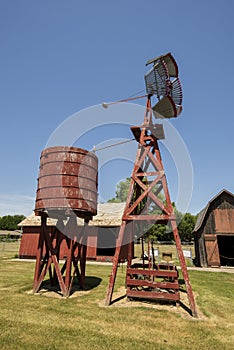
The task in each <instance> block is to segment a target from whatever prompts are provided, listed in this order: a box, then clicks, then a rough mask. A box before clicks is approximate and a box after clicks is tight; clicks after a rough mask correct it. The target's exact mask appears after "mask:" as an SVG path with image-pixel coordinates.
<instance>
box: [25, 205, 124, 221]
mask: <svg viewBox="0 0 234 350" xmlns="http://www.w3.org/2000/svg"><path fill="white" fill-rule="evenodd" d="M124 207H125V203H98V207H97V215H96V216H94V217H93V220H91V221H90V222H89V226H120V225H121V222H122V216H123V211H124ZM77 223H78V225H80V226H83V224H84V220H83V219H81V218H77ZM56 224H57V219H52V218H48V219H47V226H56ZM40 225H41V217H40V216H36V215H35V214H34V213H32V214H31V215H30V216H28V217H27V218H26V219H24V220H23V221H21V222H20V223H19V224H18V226H19V227H24V226H40Z"/></svg>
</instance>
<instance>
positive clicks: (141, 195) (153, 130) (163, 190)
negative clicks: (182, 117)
mask: <svg viewBox="0 0 234 350" xmlns="http://www.w3.org/2000/svg"><path fill="white" fill-rule="evenodd" d="M131 130H132V132H133V134H134V137H135V139H136V141H137V142H138V143H139V147H138V151H137V155H136V160H135V164H134V168H133V171H132V176H131V182H130V186H129V192H128V197H127V201H126V206H125V210H124V214H123V217H122V224H121V227H120V231H119V236H118V239H117V243H116V251H115V256H114V259H113V267H112V272H111V275H110V279H109V285H108V290H107V296H106V301H105V304H106V305H110V303H111V300H112V294H113V289H114V284H115V279H116V274H117V268H118V263H119V257H120V252H121V247H122V245H123V244H124V239H125V236H126V235H129V234H130V233H129V230H127V224H129V223H132V224H133V223H134V222H146V223H151V224H154V223H157V224H164V225H166V224H170V225H171V229H172V231H173V235H174V240H175V244H176V248H177V252H178V256H179V260H180V265H181V270H182V274H183V278H184V281H185V285H186V289H187V294H188V301H189V305H190V309H191V313H192V315H193V316H194V317H196V316H197V311H196V304H195V300H194V296H193V292H192V287H191V284H190V280H189V276H188V271H187V266H186V262H185V258H184V255H183V251H182V247H181V241H180V237H179V234H178V229H177V224H176V217H175V214H174V210H173V206H172V203H171V199H170V195H169V191H168V186H167V180H166V175H165V171H164V167H163V163H162V159H161V153H160V150H159V146H158V139H160V138H164V137H163V135H162V134H163V130H162V125H159V124H156V125H153V124H152V112H151V104H150V97H149V98H148V100H147V106H146V113H145V117H144V123H143V125H142V126H134V127H132V128H131ZM162 194H163V197H164V198H163V200H162ZM152 205H154V207H155V208H157V210H156V211H152V210H150V206H152ZM155 212H156V214H155ZM131 226H134V225H131ZM131 234H132V233H131ZM128 241H129V242H130V239H129V240H128ZM129 246H130V244H129ZM129 252H130V253H129V255H128V264H127V267H128V268H130V267H131V263H132V254H131V249H129ZM145 273H146V272H145ZM158 274H159V275H160V274H161V275H162V272H161V271H160V272H158ZM151 276H152V279H153V280H154V278H155V277H156V272H155V271H152V272H151ZM168 276H176V272H175V271H170V272H168ZM148 277H149V276H148ZM132 283H133V282H132ZM134 283H143V282H136V281H134ZM144 283H145V284H146V283H147V285H150V282H144ZM139 285H140V284H139ZM158 285H160V283H159V284H158ZM168 286H171V284H170V283H168ZM176 288H177V289H179V288H178V284H177V287H176ZM136 294H137V293H136ZM138 294H139V295H141V294H140V293H138ZM130 295H131V294H130ZM145 295H147V294H145ZM151 295H152V296H153V295H155V297H159V298H160V297H162V296H161V294H160V293H156V292H154V293H152V294H151ZM178 295H179V293H178V290H177V292H176V293H175V294H174V296H172V295H171V294H170V295H169V294H167V296H166V297H165V299H168V300H169V299H170V298H173V300H179V299H178V297H177V296H178ZM148 297H149V296H148ZM163 298H164V296H163Z"/></svg>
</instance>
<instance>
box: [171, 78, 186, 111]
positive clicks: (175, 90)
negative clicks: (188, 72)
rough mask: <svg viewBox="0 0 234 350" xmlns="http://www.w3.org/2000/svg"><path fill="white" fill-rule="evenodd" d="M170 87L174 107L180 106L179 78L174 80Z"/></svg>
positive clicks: (181, 95) (180, 89)
mask: <svg viewBox="0 0 234 350" xmlns="http://www.w3.org/2000/svg"><path fill="white" fill-rule="evenodd" d="M171 85H172V89H171V97H172V99H173V101H174V102H175V104H176V105H182V98H183V93H182V87H181V83H180V79H179V78H176V79H174V80H173V81H172V83H171Z"/></svg>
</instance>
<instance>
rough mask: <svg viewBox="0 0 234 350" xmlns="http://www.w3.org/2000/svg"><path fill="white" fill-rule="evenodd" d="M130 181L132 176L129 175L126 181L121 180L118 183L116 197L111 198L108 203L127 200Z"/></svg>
mask: <svg viewBox="0 0 234 350" xmlns="http://www.w3.org/2000/svg"><path fill="white" fill-rule="evenodd" d="M130 181H131V178H130V177H127V178H126V180H124V181H120V182H119V183H118V184H117V188H116V191H115V197H113V198H111V199H109V200H108V203H121V202H126V199H127V195H128V189H129V185H130Z"/></svg>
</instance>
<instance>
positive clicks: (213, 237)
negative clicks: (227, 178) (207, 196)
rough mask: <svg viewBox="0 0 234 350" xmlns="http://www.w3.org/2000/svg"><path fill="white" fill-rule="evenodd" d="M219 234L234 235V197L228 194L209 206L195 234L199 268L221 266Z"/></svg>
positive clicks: (222, 194) (216, 199)
mask: <svg viewBox="0 0 234 350" xmlns="http://www.w3.org/2000/svg"><path fill="white" fill-rule="evenodd" d="M217 234H218V235H227V234H234V197H233V196H231V195H230V194H228V193H226V192H223V193H221V195H220V196H218V197H216V198H215V199H214V200H213V201H212V202H211V203H210V204H209V207H208V210H207V212H206V215H205V217H204V218H203V222H202V224H201V227H200V228H199V229H198V231H197V232H195V233H194V244H195V252H196V259H197V263H198V265H199V266H220V253H219V246H218V239H217Z"/></svg>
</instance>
